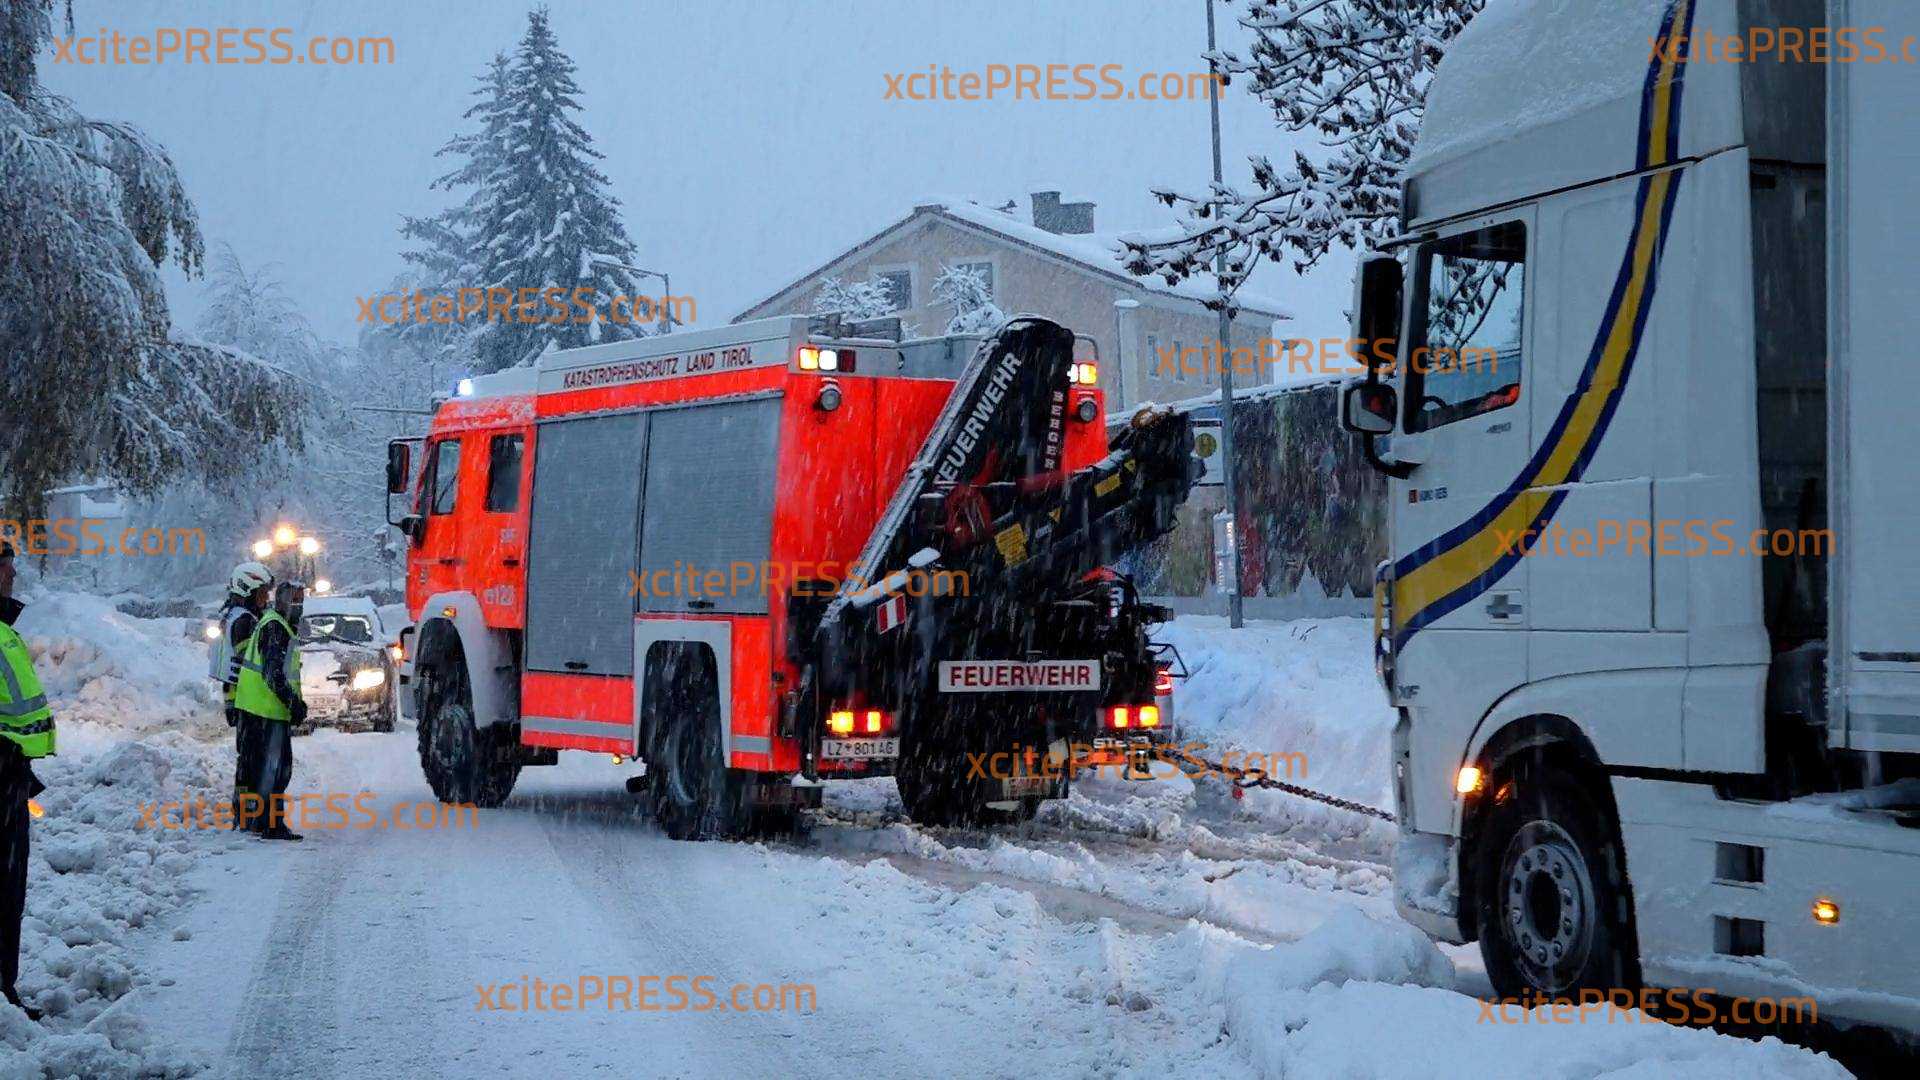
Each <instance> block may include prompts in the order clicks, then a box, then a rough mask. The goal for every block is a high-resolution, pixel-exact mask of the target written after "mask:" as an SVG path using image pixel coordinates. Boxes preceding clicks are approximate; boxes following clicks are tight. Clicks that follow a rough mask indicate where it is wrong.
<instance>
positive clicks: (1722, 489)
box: [1342, 0, 1920, 1028]
mask: <svg viewBox="0 0 1920 1080" xmlns="http://www.w3.org/2000/svg"><path fill="white" fill-rule="evenodd" d="M1917 29H1920V23H1916V11H1915V10H1914V9H1913V8H1912V7H1911V5H1907V4H1903V3H1895V2H1889V0H1850V2H1845V3H1833V4H1826V5H1823V4H1821V3H1819V2H1817V0H1624V2H1621V3H1608V4H1593V5H1564V4H1552V3H1534V2H1530V0H1527V2H1513V3H1506V4H1490V5H1489V6H1488V8H1487V9H1486V11H1485V12H1483V13H1482V14H1481V15H1480V16H1478V17H1477V18H1476V19H1475V20H1474V21H1473V22H1472V23H1470V24H1469V26H1468V27H1467V29H1466V30H1465V31H1464V32H1463V33H1462V34H1461V35H1460V36H1459V38H1458V39H1457V40H1456V41H1455V42H1454V43H1453V44H1452V45H1451V46H1450V48H1449V51H1448V54H1447V57H1446V59H1445V61H1444V62H1443V64H1442V66H1441V67H1440V69H1439V72H1438V74H1437V75H1436V76H1435V80H1434V82H1433V84H1432V87H1431V89H1430V93H1429V96H1428V103H1427V113H1426V118H1425V122H1424V126H1423V128H1422V131H1421V134H1420V141H1419V146H1418V149H1417V151H1416V153H1415V157H1414V160H1413V161H1412V162H1411V164H1410V166H1409V168H1408V170H1407V173H1406V176H1405V186H1404V193H1403V221H1402V229H1401V232H1400V235H1399V236H1397V237H1396V238H1394V239H1393V240H1392V241H1390V242H1388V243H1387V244H1385V245H1383V250H1381V251H1379V252H1377V253H1375V254H1373V255H1371V256H1369V257H1367V258H1366V259H1365V260H1363V265H1362V267H1361V270H1360V273H1359V274H1358V277H1357V280H1356V303H1355V328H1354V336H1355V337H1356V338H1361V339H1364V340H1366V341H1368V342H1378V341H1382V340H1388V341H1391V342H1392V346H1391V350H1390V351H1391V354H1392V355H1394V356H1395V357H1396V362H1395V363H1394V364H1392V365H1386V366H1383V367H1381V368H1377V369H1375V370H1373V371H1371V372H1369V374H1368V375H1367V376H1366V377H1365V378H1364V379H1360V380H1356V381H1354V382H1353V383H1352V384H1351V385H1349V386H1347V387H1346V388H1345V389H1344V391H1343V409H1342V411H1343V420H1344V423H1345V424H1346V426H1347V427H1348V429H1349V430H1350V431H1352V432H1353V433H1354V434H1355V435H1356V436H1357V437H1359V438H1360V439H1362V440H1363V441H1364V444H1365V447H1366V453H1367V454H1368V458H1369V460H1370V461H1371V462H1372V463H1373V464H1374V465H1375V467H1376V468H1378V469H1380V470H1382V471H1383V472H1385V473H1387V474H1388V476H1389V478H1390V484H1389V498H1390V503H1391V505H1390V511H1389V530H1390V538H1391V540H1390V548H1391V557H1390V558H1389V559H1388V560H1387V561H1386V562H1385V563H1383V564H1382V566H1381V567H1380V570H1379V574H1378V584H1377V604H1376V607H1377V610H1378V611H1379V620H1378V622H1379V629H1378V633H1377V637H1378V640H1377V643H1376V653H1377V656H1378V659H1379V668H1380V671H1381V675H1382V678H1383V681H1384V683H1385V685H1386V687H1387V690H1388V693H1389V697H1390V700H1391V702H1392V704H1393V706H1394V707H1395V708H1396V710H1397V711H1398V713H1399V721H1398V724H1397V726H1396V728H1395V731H1394V735H1393V738H1394V750H1395V756H1394V761H1395V765H1394V769H1395V776H1394V780H1395V788H1396V795H1397V800H1398V803H1399V810H1400V815H1399V820H1400V824H1401V829H1402V837H1401V843H1400V845H1399V855H1398V862H1399V875H1398V878H1399V880H1398V889H1399V907H1400V910H1401V912H1402V913H1403V914H1404V915H1405V916H1406V917H1407V918H1408V919H1409V920H1410V921H1412V922H1414V923H1416V924H1417V925H1419V926H1421V927H1423V928H1424V929H1426V930H1427V932H1428V933H1429V934H1431V935H1433V936H1435V937H1437V938H1440V939H1444V940H1448V941H1453V942H1466V941H1474V940H1478V941H1479V942H1480V943H1481V948H1482V952H1483V954H1484V956H1485V958H1486V961H1487V968H1488V972H1489V975H1490V976H1491V978H1492V980H1493V983H1494V986H1495V988H1496V990H1497V991H1498V992H1500V993H1501V994H1502V995H1518V994H1525V993H1536V994H1546V995H1548V996H1549V997H1551V996H1556V995H1561V996H1568V997H1571V996H1572V995H1574V994H1575V993H1576V992H1578V991H1581V990H1602V991H1606V990H1612V989H1617V988H1630V987H1636V986H1638V985H1640V984H1641V983H1642V982H1651V983H1656V984H1659V985H1664V986H1687V987H1706V986H1710V987H1714V988H1717V989H1718V990H1719V991H1721V992H1723V993H1726V994H1747V995H1756V994H1761V993H1771V994H1779V993H1782V992H1805V991H1806V990H1807V989H1808V988H1814V989H1815V990H1816V991H1817V993H1816V995H1815V996H1816V998H1817V1000H1818V1001H1819V1003H1820V1009H1821V1013H1822V1017H1823V1019H1824V1018H1831V1019H1842V1020H1855V1021H1864V1022H1873V1023H1886V1024H1891V1025H1895V1026H1902V1027H1907V1028H1913V1027H1916V1026H1920V1023H1917V1022H1920V1009H1917V1008H1916V1007H1917V1006H1920V964H1916V961H1917V960H1920V946H1916V936H1915V934H1914V933H1913V931H1914V929H1915V913H1914V911H1913V908H1912V905H1911V903H1910V898H1911V896H1912V894H1913V889H1914V887H1915V885H1916V884H1920V830H1916V829H1915V828H1913V826H1914V825H1915V824H1917V823H1920V565H1916V560H1915V559H1914V557H1913V556H1912V553H1911V552H1912V548H1911V536H1912V535H1913V533H1912V526H1913V525H1914V524H1915V523H1916V520H1915V509H1914V507H1915V505H1916V500H1917V499H1920V480H1916V473H1915V471H1914V470H1913V468H1912V467H1911V463H1912V462H1913V460H1914V458H1915V449H1916V447H1915V442H1914V440H1915V436H1914V431H1915V428H1914V425H1913V424H1911V423H1910V422H1908V421H1905V420H1904V419H1902V418H1900V417H1898V416H1896V415H1894V413H1893V410H1894V409H1896V408H1900V407H1901V406H1899V405H1897V404H1896V403H1900V402H1910V401H1912V400H1913V399H1914V396H1915V391H1916V390H1920V374H1916V369H1915V367H1914V366H1913V365H1912V364H1911V363H1910V362H1909V361H1908V359H1907V358H1906V357H1905V356H1904V353H1905V352H1906V351H1907V348H1908V347H1909V343H1910V342H1911V341H1913V340H1914V339H1915V337H1916V332H1920V319H1917V317H1916V314H1915V310H1916V309H1915V305H1913V304H1912V303H1911V300H1910V299H1907V300H1900V299H1897V297H1896V293H1897V291H1898V290H1901V289H1904V290H1907V291H1908V292H1910V291H1911V289H1912V287H1913V284H1914V283H1915V282H1916V281H1920V256H1916V251H1917V250H1920V244H1916V243H1915V240H1916V237H1915V235H1914V229H1913V227H1912V224H1911V223H1912V220H1913V218H1912V214H1911V209H1910V205H1909V204H1910V197H1909V196H1908V195H1907V194H1905V193H1906V192H1909V191H1911V190H1912V189H1913V187H1914V186H1915V184H1916V182H1920V125H1916V122H1915V120H1914V118H1913V117H1914V114H1913V111H1912V109H1911V104H1912V102H1914V101H1916V100H1920V77H1917V76H1916V70H1920V69H1916V67H1915V66H1914V65H1913V64H1912V63H1908V62H1903V61H1902V60H1901V58H1900V53H1901V49H1902V44H1901V43H1902V42H1903V41H1910V40H1911V35H1912V34H1913V33H1914V32H1915V31H1916V30H1917ZM1843 30H1844V31H1845V33H1843V32H1842V31H1843ZM1869 30H1871V31H1872V33H1868V31H1869ZM1710 39H1718V40H1719V41H1721V42H1723V43H1724V42H1726V41H1729V40H1733V39H1740V40H1742V41H1744V42H1746V43H1749V44H1751V43H1753V42H1756V41H1759V40H1766V41H1770V42H1773V43H1776V44H1777V43H1780V42H1782V41H1783V40H1786V41H1794V42H1798V43H1801V44H1802V45H1803V46H1804V47H1802V48H1798V49H1796V52H1797V53H1798V56H1795V55H1793V54H1791V53H1786V52H1784V51H1783V50H1780V49H1778V48H1772V47H1770V49H1769V51H1768V52H1766V53H1764V54H1762V53H1758V52H1750V53H1749V54H1748V56H1747V57H1746V59H1745V60H1744V61H1742V62H1731V61H1728V60H1727V59H1726V57H1725V54H1724V51H1723V52H1721V53H1720V54H1718V55H1717V58H1710V57H1709V54H1708V53H1707V52H1706V51H1705V49H1704V47H1703V46H1702V44H1701V43H1703V42H1705V41H1707V40H1710ZM1815 41H1819V42H1821V43H1822V53H1823V55H1824V57H1825V58H1826V59H1825V60H1824V61H1823V62H1814V61H1812V60H1811V59H1810V54H1811V48H1812V43H1813V42H1815ZM1688 43H1691V44H1688ZM1876 43H1877V44H1878V47H1879V48H1880V50H1881V51H1880V54H1879V55H1880V58H1881V59H1880V61H1879V62H1868V61H1867V57H1868V56H1871V55H1873V53H1872V52H1871V50H1872V49H1873V48H1874V47H1875V46H1876ZM1909 51H1911V48H1910V47H1909ZM1842 55H1854V56H1855V57H1856V61H1852V62H1844V61H1842V60H1841V59H1840V57H1841V56H1842ZM1896 235H1898V236H1900V237H1901V238H1900V239H1899V240H1894V239H1893V237H1894V236H1896ZM1896 462H1897V463H1900V464H1898V465H1896V464H1895V463H1896ZM1903 525H1904V528H1903V527H1902V526H1903Z"/></svg>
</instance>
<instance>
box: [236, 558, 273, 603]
mask: <svg viewBox="0 0 1920 1080" xmlns="http://www.w3.org/2000/svg"><path fill="white" fill-rule="evenodd" d="M271 584H273V571H271V570H269V569H267V568H266V567H265V566H262V565H261V564H259V563H257V562H243V563H241V564H240V565H239V566H236V567H234V568H233V577H232V578H231V579H229V580H228V583H227V591H228V592H230V593H232V594H233V595H235V596H252V595H253V591H254V590H255V589H258V588H260V587H261V586H263V585H271Z"/></svg>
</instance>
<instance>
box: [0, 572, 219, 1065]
mask: <svg viewBox="0 0 1920 1080" xmlns="http://www.w3.org/2000/svg"><path fill="white" fill-rule="evenodd" d="M18 629H19V630H20V632H21V634H22V635H23V636H24V637H25V638H26V639H27V643H28V647H29V649H30V650H31V651H32V653H33V655H34V664H35V668H36V670H37V671H38V672H39V674H40V676H41V680H42V682H43V683H44V684H45V687H46V690H47V694H48V696H49V698H50V699H51V704H52V706H53V709H54V716H55V718H56V720H57V721H58V723H59V753H58V754H57V755H56V756H54V757H51V758H46V759H42V760H41V761H39V762H37V763H36V765H35V772H36V773H37V774H38V775H39V777H40V779H41V781H42V782H43V783H45V784H46V785H47V790H46V791H44V792H42V793H41V794H40V796H39V799H38V801H39V803H40V805H41V806H42V808H43V809H44V811H45V816H44V817H41V818H38V819H36V820H35V821H34V823H33V826H32V828H33V841H32V844H33V847H32V857H31V859H30V861H29V864H28V872H27V882H28V884H27V914H26V919H25V921H24V924H23V926H22V941H21V972H20V984H19V986H20V993H21V996H22V997H23V998H24V999H25V1000H26V1001H27V1002H28V1003H29V1004H31V1005H33V1006H35V1007H36V1008H38V1009H40V1010H41V1011H42V1012H43V1013H44V1014H45V1016H44V1018H43V1020H42V1022H41V1023H39V1024H34V1023H32V1022H30V1021H28V1020H27V1019H26V1018H25V1016H24V1014H22V1013H20V1012H18V1011H16V1010H13V1009H6V1008H4V1007H0V1076H5V1077H9V1078H12V1077H22V1078H34V1077H42V1076H45V1077H66V1076H85V1077H119V1076H127V1077H132V1076H184V1075H188V1074H189V1073H191V1072H194V1071H196V1070H197V1068H198V1065H197V1063H194V1062H192V1061H189V1060H187V1059H185V1058H184V1057H183V1056H181V1055H180V1054H179V1053H178V1052H177V1051H175V1050H172V1049H169V1048H168V1047H167V1046H165V1045H164V1044H163V1042H162V1041H161V1040H157V1039H156V1038H155V1037H154V1035H153V1034H152V1033H151V1032H149V1031H148V1030H147V1029H146V1027H145V1025H144V1024H143V1023H142V1021H141V1019H140V1017H139V1010H140V1007H141V999H142V998H143V997H144V996H146V995H149V994H152V993H154V992H155V991H156V987H155V985H154V981H153V979H152V978H151V977H149V976H148V975H146V974H145V973H144V972H143V971H142V970H141V969H140V968H139V966H138V964H137V959H136V957H137V955H138V946H137V944H136V941H135V939H136V938H137V937H139V936H141V935H142V934H155V933H159V932H160V931H159V929H158V927H157V924H158V923H160V922H162V921H163V920H165V918H166V917H167V916H168V915H169V914H170V913H171V912H172V911H174V910H175V909H177V908H178V907H180V906H181V905H182V904H184V903H185V902H186V901H187V899H188V898H189V896H190V890H189V888H188V886H187V884H186V876H185V875H186V873H187V871H188V870H189V869H190V868H192V867H193V866H194V865H195V863H196V861H197V860H196V856H198V855H204V854H206V853H207V852H209V851H218V850H222V849H224V848H226V847H229V846H231V845H233V844H235V843H237V842H238V841H236V840H234V839H233V838H231V837H230V836H228V834H226V833H206V832H195V831H191V830H184V829H161V828H143V827H141V826H140V821H141V810H142V808H143V807H145V806H148V805H149V804H162V803H167V802H171V801H173V800H176V799H180V798H181V797H182V796H183V795H187V794H188V793H196V794H204V793H205V792H208V791H217V790H221V789H222V788H225V787H228V786H231V783H232V771H231V770H232V757H231V750H230V749H229V748H228V746H227V745H225V744H224V743H223V741H222V740H224V739H225V738H226V732H227V727H226V724H225V722H224V720H222V719H221V717H220V716H219V712H218V709H217V706H215V705H214V704H213V703H212V702H211V701H210V700H209V695H208V693H207V691H206V689H205V688H204V687H203V686H202V685H201V684H200V681H199V680H198V679H196V678H194V677H193V673H196V672H204V671H205V668H206V661H205V652H204V647H203V646H201V645H200V644H199V643H197V642H196V641H194V640H193V639H191V638H189V637H188V636H187V633H186V623H185V620H181V619H153V620H148V619H137V618H133V617H131V616H127V615H123V614H121V613H119V612H118V611H116V610H114V608H113V606H112V605H111V604H110V603H109V602H108V601H105V600H102V599H99V598H97V597H90V596H81V595H75V594H66V593H51V594H44V595H41V596H39V597H37V598H35V599H33V600H32V601H31V602H29V604H28V608H27V612H26V614H25V615H24V616H23V617H22V619H21V622H20V626H19V627H18Z"/></svg>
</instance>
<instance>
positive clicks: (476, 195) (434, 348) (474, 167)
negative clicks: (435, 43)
mask: <svg viewBox="0 0 1920 1080" xmlns="http://www.w3.org/2000/svg"><path fill="white" fill-rule="evenodd" d="M509 72H510V63H509V61H508V58H507V54H506V53H495V54H494V57H493V60H492V62H491V63H489V64H488V65H487V70H486V71H485V72H484V73H482V74H481V75H480V77H479V78H478V79H477V80H476V81H477V82H478V83H479V85H478V86H477V87H475V88H474V91H473V96H474V97H475V98H476V99H478V100H476V101H475V102H474V104H473V105H472V107H470V108H469V109H467V111H466V113H465V116H464V118H465V119H466V120H469V121H473V122H474V123H475V124H476V129H475V130H473V131H469V132H465V133H462V134H459V135H455V136H454V137H453V138H451V139H449V140H447V143H446V145H445V146H442V147H441V148H440V149H439V150H438V151H437V152H436V153H435V155H434V156H436V157H449V158H453V159H454V160H455V161H456V164H455V166H454V168H452V169H451V170H450V171H448V172H447V173H446V174H445V175H443V176H441V177H439V178H438V179H436V180H434V182H433V184H432V185H431V186H432V187H433V188H434V189H436V190H440V191H447V192H460V191H465V192H466V194H465V195H464V196H463V198H462V200H461V202H459V203H458V204H456V205H454V206H450V207H447V208H446V209H444V210H442V211H440V212H439V213H437V214H433V215H431V216H428V217H414V216H411V215H407V216H404V217H403V218H402V220H401V225H400V234H401V235H402V236H404V237H405V238H406V239H408V240H409V241H412V242H413V243H414V244H415V245H416V246H414V247H412V248H410V249H408V250H405V251H402V252H401V253H400V257H401V258H402V259H404V260H406V262H407V263H408V272H407V274H406V275H405V276H404V277H403V278H401V279H399V280H397V281H395V282H392V283H390V284H389V286H388V288H387V289H385V290H383V293H385V294H406V293H412V292H424V293H428V294H430V295H435V296H447V295H455V296H457V295H458V292H459V290H460V289H462V288H472V287H474V286H475V285H476V284H477V283H478V282H479V281H480V280H481V276H482V274H483V273H484V272H485V265H486V258H487V254H486V253H487V245H486V243H485V241H484V239H483V238H482V236H481V231H480V230H481V225H482V222H484V221H485V220H486V219H487V217H488V215H489V206H488V202H487V196H488V194H489V193H490V191H491V189H489V188H487V187H485V186H484V181H485V180H486V178H487V177H489V176H491V175H493V174H495V173H496V172H498V171H500V170H501V168H502V166H503V163H504V162H505V161H506V157H507V143H508V128H509V127H510V126H511V124H512V117H511V115H510V114H509V113H508V111H507V90H508V83H509ZM480 325H481V324H480V323H479V322H477V321H476V322H472V323H467V322H454V323H450V324H449V323H436V322H433V321H431V320H415V319H407V320H403V321H399V322H395V323H392V324H375V325H374V326H373V328H372V329H373V332H375V333H377V334H381V335H385V336H390V337H393V338H396V339H399V340H400V341H402V342H405V343H406V345H407V346H408V347H407V348H406V349H404V350H400V351H401V352H403V353H405V354H407V355H410V356H414V357H420V358H431V361H430V362H433V363H436V364H437V363H439V362H441V361H444V360H454V361H457V362H460V363H462V364H463V365H464V363H466V362H467V361H470V360H471V355H470V350H469V348H468V339H469V338H470V337H471V336H472V334H473V333H474V332H475V331H476V330H478V329H479V327H480Z"/></svg>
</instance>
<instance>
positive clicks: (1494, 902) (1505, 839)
mask: <svg viewBox="0 0 1920 1080" xmlns="http://www.w3.org/2000/svg"><path fill="white" fill-rule="evenodd" d="M1475 851H1476V854H1475V863H1476V866H1475V873H1476V874H1477V884H1478V888H1477V895H1478V907H1479V910H1478V917H1479V921H1478V925H1479V927H1480V953H1481V956H1482V957H1483V958H1484V959H1485V961H1486V965H1487V976H1488V978H1489V979H1491V980H1492V982H1493V988H1494V992H1495V993H1496V994H1498V995H1499V996H1501V997H1516V998H1517V997H1521V996H1522V995H1525V994H1528V993H1534V994H1545V995H1547V996H1550V997H1558V996H1566V997H1572V996H1574V995H1576V994H1577V993H1578V992H1579V991H1581V990H1599V991H1601V992H1602V993H1605V992H1609V991H1611V990H1614V989H1628V990H1633V989H1637V988H1638V986H1639V981H1640V972H1639V964H1638V962H1637V960H1636V958H1635V956H1634V949H1635V946H1634V935H1633V929H1632V892H1631V888H1630V886H1629V885H1628V884H1627V879H1626V859H1625V857H1624V855H1623V853H1622V851H1621V846H1620V840H1619V832H1618V829H1617V828H1616V827H1615V825H1614V823H1613V822H1612V820H1611V816H1610V815H1609V814H1608V813H1606V811H1604V810H1603V809H1602V808H1601V807H1600V806H1599V805H1597V804H1596V802H1595V801H1594V799H1593V798H1592V797H1591V796H1590V795H1588V794H1587V791H1586V788H1585V787H1584V786H1583V785H1582V784H1581V782H1580V780H1579V779H1577V778H1576V777H1574V776H1571V775H1569V774H1568V773H1565V772H1562V771H1560V770H1557V769H1544V768H1543V769H1538V770H1529V771H1525V772H1521V773H1520V774H1518V775H1517V776H1515V777H1514V779H1513V783H1512V791H1511V792H1509V793H1506V798H1505V799H1504V800H1503V801H1501V802H1500V803H1498V804H1497V805H1495V806H1494V807H1493V808H1492V816H1491V817H1490V818H1489V819H1488V821H1487V824H1486V827H1485V829H1484V830H1483V831H1482V833H1481V837H1480V840H1479V842H1478V843H1477V844H1476V847H1475Z"/></svg>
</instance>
